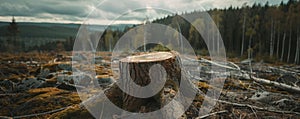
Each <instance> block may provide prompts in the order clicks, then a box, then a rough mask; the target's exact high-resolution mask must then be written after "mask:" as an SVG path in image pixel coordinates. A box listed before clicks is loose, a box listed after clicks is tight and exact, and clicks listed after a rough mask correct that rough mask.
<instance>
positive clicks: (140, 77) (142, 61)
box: [119, 52, 181, 112]
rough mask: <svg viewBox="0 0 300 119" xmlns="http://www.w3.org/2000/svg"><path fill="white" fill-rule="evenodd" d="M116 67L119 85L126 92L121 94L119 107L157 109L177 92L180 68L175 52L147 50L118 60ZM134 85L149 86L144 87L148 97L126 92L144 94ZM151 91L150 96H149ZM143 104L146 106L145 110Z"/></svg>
mask: <svg viewBox="0 0 300 119" xmlns="http://www.w3.org/2000/svg"><path fill="white" fill-rule="evenodd" d="M119 66H120V82H121V84H123V85H121V86H122V87H123V89H125V90H127V91H128V92H127V93H126V92H124V90H123V94H122V95H123V97H122V100H123V104H122V108H123V109H125V110H127V111H131V112H141V110H142V111H143V112H151V111H154V110H157V109H159V108H160V107H163V106H164V105H166V104H168V102H170V101H171V100H172V98H173V97H174V96H175V95H176V92H177V91H178V88H179V85H180V84H179V83H180V79H181V68H180V60H179V55H178V54H177V53H176V52H151V53H145V54H139V55H134V56H129V57H126V58H123V59H121V60H120V65H119ZM134 85H138V86H140V87H147V86H150V85H151V86H150V88H145V90H147V92H148V93H149V95H150V96H149V97H136V96H133V95H130V94H132V93H133V94H142V95H143V93H145V92H143V90H142V89H136V87H134ZM119 86H120V85H119ZM145 90H144V91H145ZM155 92H156V93H155ZM152 93H153V94H154V95H151V94H152ZM144 95H148V94H144ZM166 95H168V96H166ZM145 107H146V108H148V109H146V110H145V109H144V108H145ZM151 107H153V108H151ZM155 108H156V109H155Z"/></svg>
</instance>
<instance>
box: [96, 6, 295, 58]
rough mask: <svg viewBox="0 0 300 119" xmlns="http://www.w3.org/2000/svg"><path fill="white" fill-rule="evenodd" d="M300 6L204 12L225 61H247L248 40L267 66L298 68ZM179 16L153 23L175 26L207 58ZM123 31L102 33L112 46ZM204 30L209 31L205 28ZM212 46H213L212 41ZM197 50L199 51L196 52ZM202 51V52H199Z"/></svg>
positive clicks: (203, 47) (157, 20)
mask: <svg viewBox="0 0 300 119" xmlns="http://www.w3.org/2000/svg"><path fill="white" fill-rule="evenodd" d="M299 11H300V2H299V1H294V0H290V1H288V2H287V3H283V2H282V3H281V4H280V5H269V4H268V3H266V4H264V5H261V4H254V5H253V6H246V5H245V6H242V7H240V8H235V7H229V8H226V9H212V10H208V11H207V12H208V13H209V14H210V15H211V17H212V19H213V20H214V22H215V24H216V25H217V27H218V28H219V31H220V33H221V37H222V39H223V41H224V45H225V48H226V53H227V56H228V57H240V58H242V59H243V58H247V54H248V53H247V52H248V50H249V40H251V48H250V50H251V53H252V56H253V57H254V59H257V60H265V61H267V62H272V63H274V62H276V61H280V62H286V63H296V64H299V62H300V61H299V57H300V55H299V53H300V52H299V49H300V44H299V42H300V41H299V37H300V34H299V33H300V30H299V29H300V28H299V27H300V20H299V19H300V14H299ZM196 14H201V11H197V10H195V11H194V12H191V13H182V14H180V15H183V16H189V15H190V16H196ZM180 15H177V14H174V15H168V16H166V17H164V18H159V19H155V20H153V21H152V22H153V23H158V24H164V25H168V26H170V27H172V28H174V29H176V30H178V29H179V28H178V26H177V23H178V24H179V27H180V29H181V33H182V35H183V36H184V37H185V38H186V39H188V41H189V42H190V43H191V44H192V46H193V48H194V49H195V50H196V52H197V53H199V54H201V55H208V53H207V51H205V50H207V48H206V45H205V43H204V42H201V41H197V40H198V39H197V38H200V39H201V37H196V35H199V34H197V33H195V31H194V30H195V29H194V28H193V26H191V24H190V23H188V22H187V21H185V20H184V19H183V18H182V17H180ZM129 29H130V28H129V27H127V28H126V29H125V31H110V30H107V31H105V32H104V37H105V35H106V34H108V36H109V35H112V36H113V37H114V39H115V40H114V42H116V40H117V39H118V38H120V37H121V36H122V35H123V33H124V32H126V31H128V30H129ZM205 30H210V29H209V28H205ZM104 37H103V39H102V40H101V41H102V42H103V43H102V44H99V45H100V46H99V47H101V48H104V49H102V50H105V49H106V50H107V49H108V46H107V45H106V44H107V43H105V41H108V40H106V39H105V38H104ZM211 42H214V41H213V39H211ZM197 50H198V51H197ZM200 51H202V52H200Z"/></svg>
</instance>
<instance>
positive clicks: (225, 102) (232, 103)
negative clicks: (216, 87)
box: [214, 99, 300, 115]
mask: <svg viewBox="0 0 300 119" xmlns="http://www.w3.org/2000/svg"><path fill="white" fill-rule="evenodd" d="M214 100H216V99H214ZM216 101H217V102H219V103H224V104H230V105H234V106H239V107H249V108H253V109H257V110H264V111H269V112H276V113H284V114H297V115H300V113H299V112H293V111H281V110H273V109H268V108H263V107H258V106H253V105H249V104H240V103H234V102H228V101H224V100H216Z"/></svg>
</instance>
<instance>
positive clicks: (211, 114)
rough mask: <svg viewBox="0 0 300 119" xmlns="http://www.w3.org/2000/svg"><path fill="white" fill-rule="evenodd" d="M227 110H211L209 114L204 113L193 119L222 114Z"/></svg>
mask: <svg viewBox="0 0 300 119" xmlns="http://www.w3.org/2000/svg"><path fill="white" fill-rule="evenodd" d="M227 112H228V111H227V110H222V111H218V112H213V113H210V114H206V115H203V116H200V117H196V118H195V119H203V118H206V117H209V116H213V115H217V114H222V113H227Z"/></svg>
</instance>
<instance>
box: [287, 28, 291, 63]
mask: <svg viewBox="0 0 300 119" xmlns="http://www.w3.org/2000/svg"><path fill="white" fill-rule="evenodd" d="M291 45H292V29H291V28H290V38H289V50H288V56H287V60H286V62H289V61H290V55H291Z"/></svg>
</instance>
